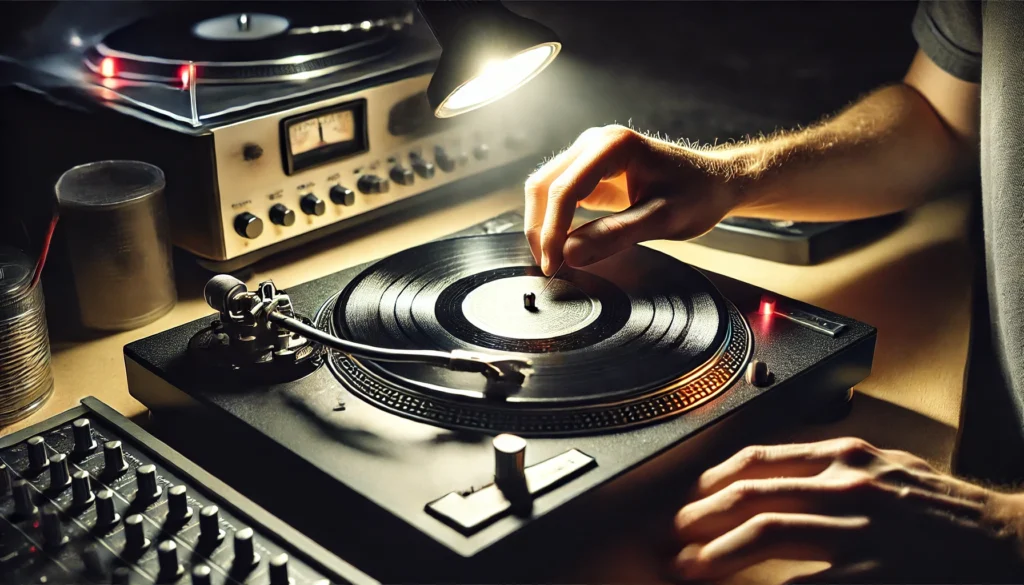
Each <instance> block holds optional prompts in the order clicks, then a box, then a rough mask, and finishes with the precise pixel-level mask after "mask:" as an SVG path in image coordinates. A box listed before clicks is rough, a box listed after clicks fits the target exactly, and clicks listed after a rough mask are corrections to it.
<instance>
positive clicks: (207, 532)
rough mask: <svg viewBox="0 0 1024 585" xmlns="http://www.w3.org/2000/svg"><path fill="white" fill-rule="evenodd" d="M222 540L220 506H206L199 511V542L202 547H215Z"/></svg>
mask: <svg viewBox="0 0 1024 585" xmlns="http://www.w3.org/2000/svg"><path fill="white" fill-rule="evenodd" d="M223 540H224V531H223V530H221V528H220V508H218V507H217V506H206V507H205V508H203V509H202V510H200V511H199V544H200V545H201V546H203V547H208V548H216V546H217V545H219V544H220V543H221V542H222V541H223Z"/></svg>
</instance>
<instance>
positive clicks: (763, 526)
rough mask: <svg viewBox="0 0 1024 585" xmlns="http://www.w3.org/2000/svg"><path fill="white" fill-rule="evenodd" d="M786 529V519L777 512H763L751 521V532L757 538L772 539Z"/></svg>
mask: <svg viewBox="0 0 1024 585" xmlns="http://www.w3.org/2000/svg"><path fill="white" fill-rule="evenodd" d="M785 529H786V520H785V517H784V516H783V515H781V514H778V513H775V512H762V513H760V514H758V515H757V516H754V517H753V518H752V519H751V520H750V531H751V532H752V533H753V536H754V537H755V538H766V537H772V536H775V535H777V534H779V533H780V532H782V531H783V530H785Z"/></svg>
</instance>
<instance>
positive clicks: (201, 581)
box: [192, 565, 213, 585]
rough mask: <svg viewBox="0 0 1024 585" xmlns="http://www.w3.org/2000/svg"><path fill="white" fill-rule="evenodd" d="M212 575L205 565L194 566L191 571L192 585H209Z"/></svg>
mask: <svg viewBox="0 0 1024 585" xmlns="http://www.w3.org/2000/svg"><path fill="white" fill-rule="evenodd" d="M212 574H213V570H212V569H210V567H208V566H206V565H196V566H195V567H194V568H193V569H192V585H210V584H211V583H212V581H211V580H210V576H211V575H212Z"/></svg>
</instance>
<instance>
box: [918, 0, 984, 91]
mask: <svg viewBox="0 0 1024 585" xmlns="http://www.w3.org/2000/svg"><path fill="white" fill-rule="evenodd" d="M911 27H912V30H913V32H914V38H915V39H917V44H918V46H919V47H921V50H922V51H924V53H925V54H926V55H928V57H929V58H931V60H932V61H934V62H935V64H936V65H938V66H939V67H941V68H942V69H943V71H945V72H947V73H949V74H950V75H952V76H954V77H957V78H959V79H962V80H964V81H969V82H971V83H978V82H980V81H981V4H980V3H979V2H972V1H970V0H937V1H936V0H921V2H919V3H918V5H917V14H915V15H914V22H913V24H912V25H911Z"/></svg>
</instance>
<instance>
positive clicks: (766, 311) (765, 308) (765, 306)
mask: <svg viewBox="0 0 1024 585" xmlns="http://www.w3.org/2000/svg"><path fill="white" fill-rule="evenodd" d="M774 313H775V301H774V300H772V299H761V314H762V315H772V314H774Z"/></svg>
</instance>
